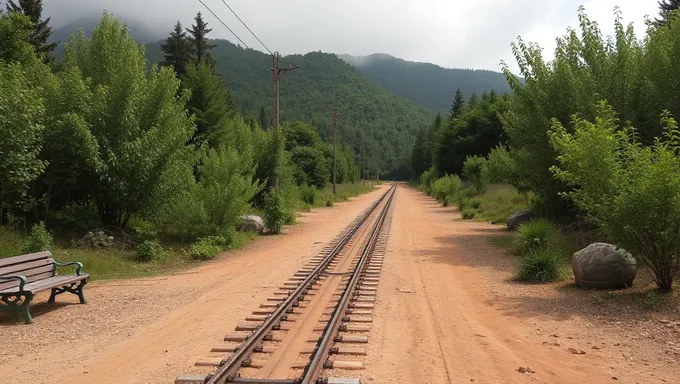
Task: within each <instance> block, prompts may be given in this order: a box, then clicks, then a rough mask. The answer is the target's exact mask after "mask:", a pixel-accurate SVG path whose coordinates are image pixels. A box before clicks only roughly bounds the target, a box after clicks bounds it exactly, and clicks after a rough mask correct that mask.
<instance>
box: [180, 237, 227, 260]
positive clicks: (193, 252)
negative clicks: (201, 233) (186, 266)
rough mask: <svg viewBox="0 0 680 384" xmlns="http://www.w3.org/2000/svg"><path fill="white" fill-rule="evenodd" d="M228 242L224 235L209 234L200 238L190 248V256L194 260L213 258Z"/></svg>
mask: <svg viewBox="0 0 680 384" xmlns="http://www.w3.org/2000/svg"><path fill="white" fill-rule="evenodd" d="M226 244H227V240H226V239H225V238H224V237H222V236H207V237H202V238H200V239H198V240H197V241H196V242H195V243H194V244H192V245H191V247H190V248H189V256H190V257H191V258H192V259H194V260H212V259H214V258H215V256H217V255H218V254H219V253H220V252H221V251H222V249H223V248H224V247H225V245H226Z"/></svg>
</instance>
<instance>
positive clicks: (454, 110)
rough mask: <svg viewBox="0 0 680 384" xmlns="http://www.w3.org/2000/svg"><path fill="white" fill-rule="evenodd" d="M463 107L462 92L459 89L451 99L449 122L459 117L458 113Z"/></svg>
mask: <svg viewBox="0 0 680 384" xmlns="http://www.w3.org/2000/svg"><path fill="white" fill-rule="evenodd" d="M463 105H465V100H464V99H463V92H461V91H460V88H458V89H456V96H454V98H453V104H451V112H450V113H449V121H450V120H453V119H455V118H456V117H458V115H460V111H461V110H462V109H463Z"/></svg>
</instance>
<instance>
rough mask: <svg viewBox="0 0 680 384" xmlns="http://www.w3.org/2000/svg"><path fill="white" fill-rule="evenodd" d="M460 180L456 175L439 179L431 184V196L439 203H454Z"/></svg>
mask: <svg viewBox="0 0 680 384" xmlns="http://www.w3.org/2000/svg"><path fill="white" fill-rule="evenodd" d="M461 184H462V183H461V181H460V178H459V177H458V176H456V175H446V176H444V177H440V178H439V179H437V180H435V181H434V183H432V194H433V196H434V197H435V199H437V201H439V202H440V203H444V202H445V201H447V200H448V201H455V200H456V197H457V196H458V191H459V190H460V187H461Z"/></svg>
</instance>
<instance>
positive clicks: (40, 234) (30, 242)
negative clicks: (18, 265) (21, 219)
mask: <svg viewBox="0 0 680 384" xmlns="http://www.w3.org/2000/svg"><path fill="white" fill-rule="evenodd" d="M51 246H52V235H51V234H50V233H49V232H48V231H47V229H46V228H45V223H43V222H42V221H41V222H40V223H38V224H36V225H34V226H33V228H32V229H31V234H30V235H28V238H26V242H25V244H24V249H23V252H24V253H34V252H42V251H48V250H49V249H50V247H51Z"/></svg>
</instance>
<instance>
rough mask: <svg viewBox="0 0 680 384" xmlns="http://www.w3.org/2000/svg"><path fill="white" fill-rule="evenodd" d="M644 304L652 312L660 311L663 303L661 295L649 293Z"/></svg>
mask: <svg viewBox="0 0 680 384" xmlns="http://www.w3.org/2000/svg"><path fill="white" fill-rule="evenodd" d="M642 302H643V303H644V304H645V307H647V308H648V309H651V310H652V311H658V310H659V304H660V303H661V295H660V294H659V292H649V293H647V294H646V295H645V298H644V299H643V300H642Z"/></svg>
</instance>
